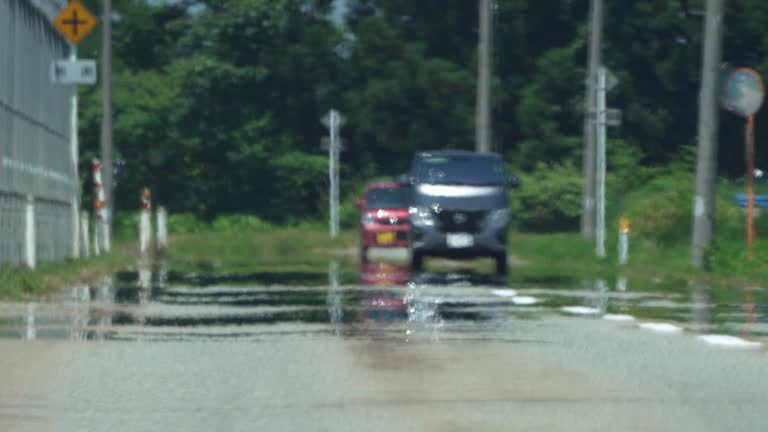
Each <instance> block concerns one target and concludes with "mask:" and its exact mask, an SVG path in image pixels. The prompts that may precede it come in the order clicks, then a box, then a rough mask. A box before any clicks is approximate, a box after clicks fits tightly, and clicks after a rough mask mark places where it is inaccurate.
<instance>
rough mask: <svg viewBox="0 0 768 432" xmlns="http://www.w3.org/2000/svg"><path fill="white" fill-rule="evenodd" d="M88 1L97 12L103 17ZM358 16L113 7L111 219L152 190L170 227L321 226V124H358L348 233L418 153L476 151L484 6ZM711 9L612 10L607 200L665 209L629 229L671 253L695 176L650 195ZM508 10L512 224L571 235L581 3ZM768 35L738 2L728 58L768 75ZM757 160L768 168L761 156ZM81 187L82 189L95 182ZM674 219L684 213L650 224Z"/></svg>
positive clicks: (684, 104) (127, 0) (95, 126)
mask: <svg viewBox="0 0 768 432" xmlns="http://www.w3.org/2000/svg"><path fill="white" fill-rule="evenodd" d="M86 3H88V4H90V5H91V8H92V9H93V10H94V11H97V10H98V5H99V2H97V1H95V0H93V1H89V2H86ZM346 3H347V5H348V14H347V16H346V20H345V22H344V23H336V22H334V21H333V20H332V19H331V10H332V1H331V0H184V1H173V2H147V1H144V0H116V1H115V10H116V12H117V13H118V16H119V19H117V20H115V23H114V32H115V33H114V57H115V77H114V92H115V93H114V104H115V121H114V124H115V145H116V151H117V153H118V155H119V156H120V157H122V158H123V159H125V160H126V161H127V170H126V173H125V176H124V177H123V178H122V180H121V183H120V185H119V186H118V190H117V192H118V199H117V205H118V207H119V208H120V209H123V210H133V209H135V208H136V207H137V205H138V196H139V190H140V188H141V187H143V186H145V185H146V186H149V187H151V188H152V190H153V192H154V200H155V202H159V203H163V204H165V205H166V206H167V207H169V209H170V210H171V213H192V214H194V215H195V216H196V217H198V218H203V219H205V220H208V221H212V220H213V219H214V218H215V217H216V216H217V215H219V214H228V213H250V214H253V215H256V216H257V217H258V218H260V220H266V221H270V222H272V223H290V222H296V221H297V220H302V219H307V218H314V219H317V218H319V217H321V216H323V215H324V214H325V212H326V208H327V205H326V203H327V195H326V193H327V192H326V190H327V159H326V157H324V155H323V153H322V151H321V150H320V146H319V144H320V138H321V136H323V135H324V134H325V129H324V128H323V126H322V125H321V123H320V121H319V118H320V117H321V116H322V115H323V114H324V113H325V112H326V111H327V110H328V109H330V108H332V107H335V108H338V109H339V110H341V111H342V112H343V113H344V114H345V115H346V117H347V118H348V123H347V125H346V126H345V127H344V129H343V131H342V135H343V137H344V139H345V142H346V147H347V151H346V152H344V153H343V154H342V180H343V190H342V192H343V194H344V198H345V201H344V202H345V205H344V209H343V211H342V216H343V219H344V222H345V225H346V226H352V225H354V223H355V209H354V206H353V205H352V199H353V195H354V194H356V193H359V191H360V185H361V183H362V182H363V181H365V180H367V179H369V178H371V177H373V176H382V175H385V176H388V175H392V174H396V173H399V172H402V171H403V170H405V168H406V166H407V163H408V161H409V159H410V157H411V154H412V152H413V150H415V149H424V148H464V149H470V148H473V145H474V144H473V143H474V109H475V105H474V103H475V75H476V52H477V49H476V45H477V30H476V29H477V25H476V22H477V4H476V2H475V1H468V0H420V1H412V0H348V1H347V2H346ZM702 3H703V2H701V1H696V0H691V1H683V0H637V1H633V2H607V4H608V10H607V18H606V28H605V45H604V58H605V63H606V64H607V66H608V67H610V68H611V70H613V71H614V73H615V74H616V75H617V76H618V77H619V78H620V80H621V84H620V85H619V86H618V87H616V89H615V90H614V91H613V92H611V94H610V97H609V104H610V105H611V106H615V107H618V108H621V109H622V110H623V111H624V118H623V120H624V123H623V125H622V127H620V128H617V129H611V130H610V135H611V140H610V143H609V171H610V173H609V193H610V194H611V196H615V197H619V198H620V197H623V196H625V195H626V194H627V193H629V192H631V191H635V190H638V189H640V188H642V187H643V186H646V184H647V187H646V189H645V192H643V193H646V194H650V193H652V191H654V190H655V191H658V192H659V193H658V194H655V195H653V197H648V199H649V200H651V201H648V200H646V199H645V198H643V202H642V204H638V205H641V206H642V207H643V208H631V209H629V212H630V214H632V215H636V216H637V218H638V219H641V220H643V222H640V223H641V224H648V225H649V226H650V225H651V224H657V225H658V226H657V225H654V227H656V228H654V229H657V228H658V229H659V230H665V231H664V232H667V233H669V236H670V239H672V237H675V236H676V235H678V234H680V235H686V232H687V231H686V230H687V226H688V224H689V222H688V221H687V218H688V217H687V212H688V209H687V208H688V206H689V205H690V204H689V203H690V201H689V200H688V196H689V189H690V184H691V183H692V176H691V174H692V171H691V167H690V166H677V168H675V169H677V170H679V172H675V173H672V174H674V175H675V176H674V177H665V178H663V179H656V180H654V178H655V177H657V176H659V175H661V174H663V172H662V171H660V170H659V169H657V168H656V167H658V166H661V165H666V164H668V163H670V161H672V160H675V158H676V155H678V154H680V152H681V149H684V148H689V146H691V145H692V144H694V143H695V134H696V112H697V93H698V88H699V77H698V74H699V64H700V62H699V58H700V52H701V46H700V45H701V44H700V42H701V32H702V19H701V17H700V15H698V14H696V13H695V12H698V11H700V10H701V9H702V8H703V5H702ZM497 4H498V8H497V10H496V14H495V17H494V25H495V30H494V44H495V47H496V51H495V62H494V74H495V77H494V82H493V94H494V101H495V106H494V121H495V130H494V143H495V146H496V149H497V150H499V151H502V152H503V154H504V156H505V158H506V160H507V162H508V163H509V164H510V167H512V169H514V170H515V171H516V172H520V173H523V177H524V180H525V186H524V189H522V190H521V191H520V192H519V193H518V195H517V196H516V197H515V203H516V204H515V205H516V206H518V207H517V208H518V209H519V210H520V212H519V216H518V223H519V225H520V226H521V227H523V228H528V229H536V230H551V229H572V228H574V227H575V226H576V223H577V219H578V212H579V199H580V181H581V180H580V171H581V148H582V139H581V137H582V125H583V123H582V118H583V105H584V102H583V101H584V96H583V93H584V85H583V83H584V69H585V68H584V66H585V64H586V41H587V38H588V34H589V28H588V22H587V16H588V9H589V2H588V0H537V1H531V0H498V2H497ZM766 22H768V2H765V1H764V0H743V1H740V2H730V3H729V4H728V5H727V16H726V20H725V24H726V30H727V31H726V35H725V41H724V59H725V60H727V61H731V62H733V63H734V64H736V65H739V66H750V67H753V68H755V69H757V70H758V71H761V72H765V71H768V60H766V59H768V55H766V54H768V33H766V32H764V31H763V28H764V24H765V23H766ZM97 46H98V39H97V36H95V37H91V38H89V39H88V40H87V41H86V43H85V44H84V45H83V46H82V47H81V49H82V52H84V53H92V54H93V55H97V54H98V53H97V49H96V48H97ZM81 96H82V98H81V101H82V137H83V154H82V157H83V159H82V169H81V172H83V173H89V172H90V170H89V169H88V165H89V163H90V159H91V157H93V156H94V155H97V154H98V136H99V121H100V104H99V98H100V94H99V89H98V88H97V87H91V88H83V90H82V94H81ZM764 116H765V114H761V115H760V116H759V118H758V121H757V124H758V146H759V147H760V143H761V142H763V141H764V137H765V132H764V130H765V129H764V128H762V126H761V125H762V124H763V122H764ZM723 118H724V119H723V122H722V123H723V127H722V128H721V135H722V139H721V142H722V143H723V145H722V146H721V147H720V171H721V174H722V175H724V176H737V175H739V174H740V173H741V172H742V171H743V152H742V151H741V150H740V149H741V142H742V134H743V123H742V121H741V120H740V119H738V118H735V117H734V116H732V115H730V114H725V113H724V114H723ZM758 157H759V161H762V162H765V161H768V158H766V154H765V152H762V151H760V150H758ZM762 162H760V163H759V164H758V166H762ZM670 170H671V168H670V169H668V170H666V171H665V172H667V174H670V173H669V171H670ZM670 175H671V174H670ZM84 177H85V176H84ZM649 182H650V183H649ZM85 186H86V192H88V191H90V179H85ZM726 198H727V197H726ZM654 200H655V201H654ZM686 200H688V201H686ZM638 202H640V201H638ZM648 202H653V206H652V208H651V209H648V208H647V207H646V206H645V204H647V203H648ZM667 205H668V206H673V205H674V206H675V207H674V210H675V211H678V210H679V212H680V214H679V215H677V216H674V217H672V216H669V215H665V214H658V215H656V216H655V217H651V218H648V217H647V216H648V215H647V214H645V213H643V212H647V211H651V210H653V211H657V212H661V211H663V208H662V207H661V206H667ZM614 207H616V208H615V209H614V211H615V212H618V211H619V209H620V207H621V206H620V205H614ZM664 211H666V210H664ZM668 216H669V217H668ZM190 220H192V219H190ZM681 224H682V225H681ZM678 228H679V229H678ZM190 229H192V228H190Z"/></svg>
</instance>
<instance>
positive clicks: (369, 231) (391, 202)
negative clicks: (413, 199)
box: [356, 182, 410, 260]
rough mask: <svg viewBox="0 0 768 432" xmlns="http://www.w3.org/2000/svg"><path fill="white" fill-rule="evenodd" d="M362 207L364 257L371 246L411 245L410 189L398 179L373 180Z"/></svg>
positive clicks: (362, 254) (361, 201)
mask: <svg viewBox="0 0 768 432" xmlns="http://www.w3.org/2000/svg"><path fill="white" fill-rule="evenodd" d="M356 204H357V207H358V208H359V209H360V258H361V259H363V260H365V259H366V257H367V255H368V248H369V247H408V231H409V229H410V220H409V215H408V199H407V192H406V190H405V189H404V188H402V187H400V185H399V184H397V183H394V182H377V183H369V184H368V186H367V187H366V188H365V196H364V197H362V198H358V199H357V201H356Z"/></svg>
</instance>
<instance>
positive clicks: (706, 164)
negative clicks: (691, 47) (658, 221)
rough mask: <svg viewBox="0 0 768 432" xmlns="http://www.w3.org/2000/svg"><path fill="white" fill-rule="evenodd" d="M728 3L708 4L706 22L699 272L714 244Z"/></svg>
mask: <svg viewBox="0 0 768 432" xmlns="http://www.w3.org/2000/svg"><path fill="white" fill-rule="evenodd" d="M724 2H725V0H707V4H706V8H707V9H706V16H705V18H704V45H703V48H702V57H703V62H702V66H701V90H700V92H699V126H698V140H699V143H698V155H697V158H696V191H695V196H694V202H693V233H692V239H691V263H692V265H693V267H695V268H697V269H706V268H707V266H708V263H707V256H706V253H707V249H708V248H709V246H710V244H711V242H712V230H713V222H714V211H715V175H716V172H717V134H718V121H719V117H718V104H717V90H718V76H719V75H718V70H719V67H720V60H721V57H722V39H723V4H724Z"/></svg>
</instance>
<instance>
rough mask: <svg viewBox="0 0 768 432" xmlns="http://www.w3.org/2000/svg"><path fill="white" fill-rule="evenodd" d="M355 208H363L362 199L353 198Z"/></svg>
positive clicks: (363, 202) (363, 201)
mask: <svg viewBox="0 0 768 432" xmlns="http://www.w3.org/2000/svg"><path fill="white" fill-rule="evenodd" d="M355 207H357V208H359V209H361V208H363V207H365V200H364V199H362V198H355Z"/></svg>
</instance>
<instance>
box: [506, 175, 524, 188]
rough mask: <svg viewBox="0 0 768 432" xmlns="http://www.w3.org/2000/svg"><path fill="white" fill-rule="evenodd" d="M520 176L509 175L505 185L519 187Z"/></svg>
mask: <svg viewBox="0 0 768 432" xmlns="http://www.w3.org/2000/svg"><path fill="white" fill-rule="evenodd" d="M520 183H521V182H520V177H518V176H509V178H508V179H507V186H509V187H511V188H512V189H517V188H519V187H520Z"/></svg>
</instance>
